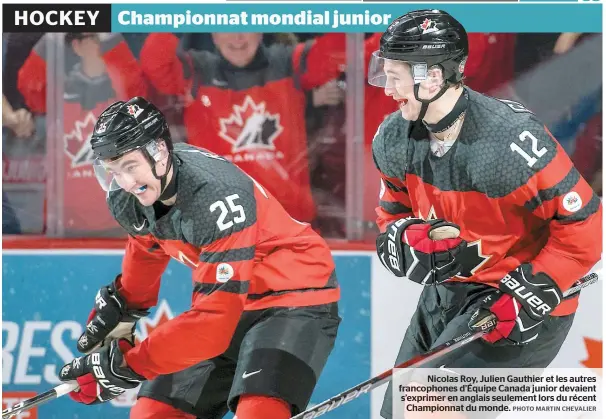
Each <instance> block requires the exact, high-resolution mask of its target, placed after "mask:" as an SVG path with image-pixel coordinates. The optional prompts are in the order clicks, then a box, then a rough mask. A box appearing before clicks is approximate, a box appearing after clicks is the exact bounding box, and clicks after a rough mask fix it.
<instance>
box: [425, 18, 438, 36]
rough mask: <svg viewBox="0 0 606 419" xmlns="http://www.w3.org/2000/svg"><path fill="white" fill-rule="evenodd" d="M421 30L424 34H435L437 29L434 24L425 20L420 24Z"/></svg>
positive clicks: (429, 20)
mask: <svg viewBox="0 0 606 419" xmlns="http://www.w3.org/2000/svg"><path fill="white" fill-rule="evenodd" d="M421 29H423V33H424V34H426V33H431V32H436V31H437V30H438V28H436V22H434V21H433V20H431V19H427V18H426V19H425V20H424V21H423V23H421Z"/></svg>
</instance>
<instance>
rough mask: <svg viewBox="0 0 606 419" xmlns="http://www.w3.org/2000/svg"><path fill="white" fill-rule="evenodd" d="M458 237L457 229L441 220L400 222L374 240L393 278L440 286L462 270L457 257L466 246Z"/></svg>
mask: <svg viewBox="0 0 606 419" xmlns="http://www.w3.org/2000/svg"><path fill="white" fill-rule="evenodd" d="M458 236H459V226H457V225H456V224H453V223H449V222H447V221H444V220H429V221H424V220H421V219H420V218H406V219H401V220H397V221H394V222H393V223H391V224H389V225H388V226H387V230H386V231H385V233H383V234H380V235H379V237H377V253H378V254H379V258H380V259H381V262H382V263H383V265H384V266H385V267H386V268H387V269H389V270H390V271H391V272H392V273H393V274H394V275H395V276H398V277H403V276H405V277H407V278H408V279H410V280H411V281H414V282H417V283H419V284H422V285H429V284H433V283H438V284H439V283H442V282H444V281H447V280H448V279H450V278H452V277H453V276H455V275H456V274H457V273H458V272H459V271H460V269H461V266H460V265H459V263H458V262H457V260H456V257H457V255H458V254H459V253H460V252H461V251H462V250H463V249H465V248H466V246H467V242H465V240H462V239H461V238H459V237H458Z"/></svg>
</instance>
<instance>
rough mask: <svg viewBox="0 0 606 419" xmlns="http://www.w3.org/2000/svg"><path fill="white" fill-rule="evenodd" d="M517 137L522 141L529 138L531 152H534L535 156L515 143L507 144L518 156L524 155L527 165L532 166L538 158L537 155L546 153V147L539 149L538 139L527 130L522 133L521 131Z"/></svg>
mask: <svg viewBox="0 0 606 419" xmlns="http://www.w3.org/2000/svg"><path fill="white" fill-rule="evenodd" d="M519 138H520V141H524V140H526V139H528V138H530V141H531V145H532V154H534V155H535V156H536V157H533V156H531V155H529V154H528V153H527V152H525V151H524V150H522V148H521V147H520V146H519V145H517V144H516V143H511V144H509V148H511V150H512V151H515V152H517V153H518V154H519V155H520V156H522V157H524V159H525V160H526V163H528V166H530V167H532V166H534V164H535V163H536V162H537V161H538V160H539V157H541V156H543V155H544V154H545V153H547V149H546V148H545V147H541V149H540V150H539V140H538V139H537V137H535V136H534V135H532V134H531V133H530V132H528V131H524V132H523V133H521V134H520V137H519Z"/></svg>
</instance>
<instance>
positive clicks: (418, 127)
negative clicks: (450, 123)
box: [410, 83, 449, 140]
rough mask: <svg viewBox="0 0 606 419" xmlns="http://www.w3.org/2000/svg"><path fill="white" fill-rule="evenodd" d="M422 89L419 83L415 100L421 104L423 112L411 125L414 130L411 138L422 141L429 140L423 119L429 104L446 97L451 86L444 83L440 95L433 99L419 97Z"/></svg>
mask: <svg viewBox="0 0 606 419" xmlns="http://www.w3.org/2000/svg"><path fill="white" fill-rule="evenodd" d="M420 87H421V85H420V84H419V83H417V84H415V85H414V93H415V99H416V100H418V101H419V102H421V112H419V117H418V118H417V119H416V120H415V121H413V122H412V124H411V125H412V129H411V131H410V137H411V138H413V139H415V140H422V139H424V138H427V127H426V126H425V124H424V123H423V118H425V114H426V113H427V108H429V104H430V103H431V102H434V101H436V100H438V99H439V98H441V97H442V95H444V93H446V91H447V90H448V87H449V84H448V83H444V85H443V86H442V87H441V88H440V91H439V92H438V94H436V95H435V96H434V97H433V98H431V99H421V98H420V97H419V88H420Z"/></svg>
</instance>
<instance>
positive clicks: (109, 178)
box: [93, 159, 122, 192]
mask: <svg viewBox="0 0 606 419" xmlns="http://www.w3.org/2000/svg"><path fill="white" fill-rule="evenodd" d="M93 169H94V171H95V177H96V178H97V181H98V182H99V185H101V188H103V190H104V191H105V192H111V191H117V190H118V189H122V187H121V186H120V184H119V183H118V180H117V179H116V178H117V176H116V175H117V174H116V172H114V171H113V170H111V169H110V168H109V167H107V165H106V164H105V163H104V162H103V160H99V159H95V161H94V162H93Z"/></svg>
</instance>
